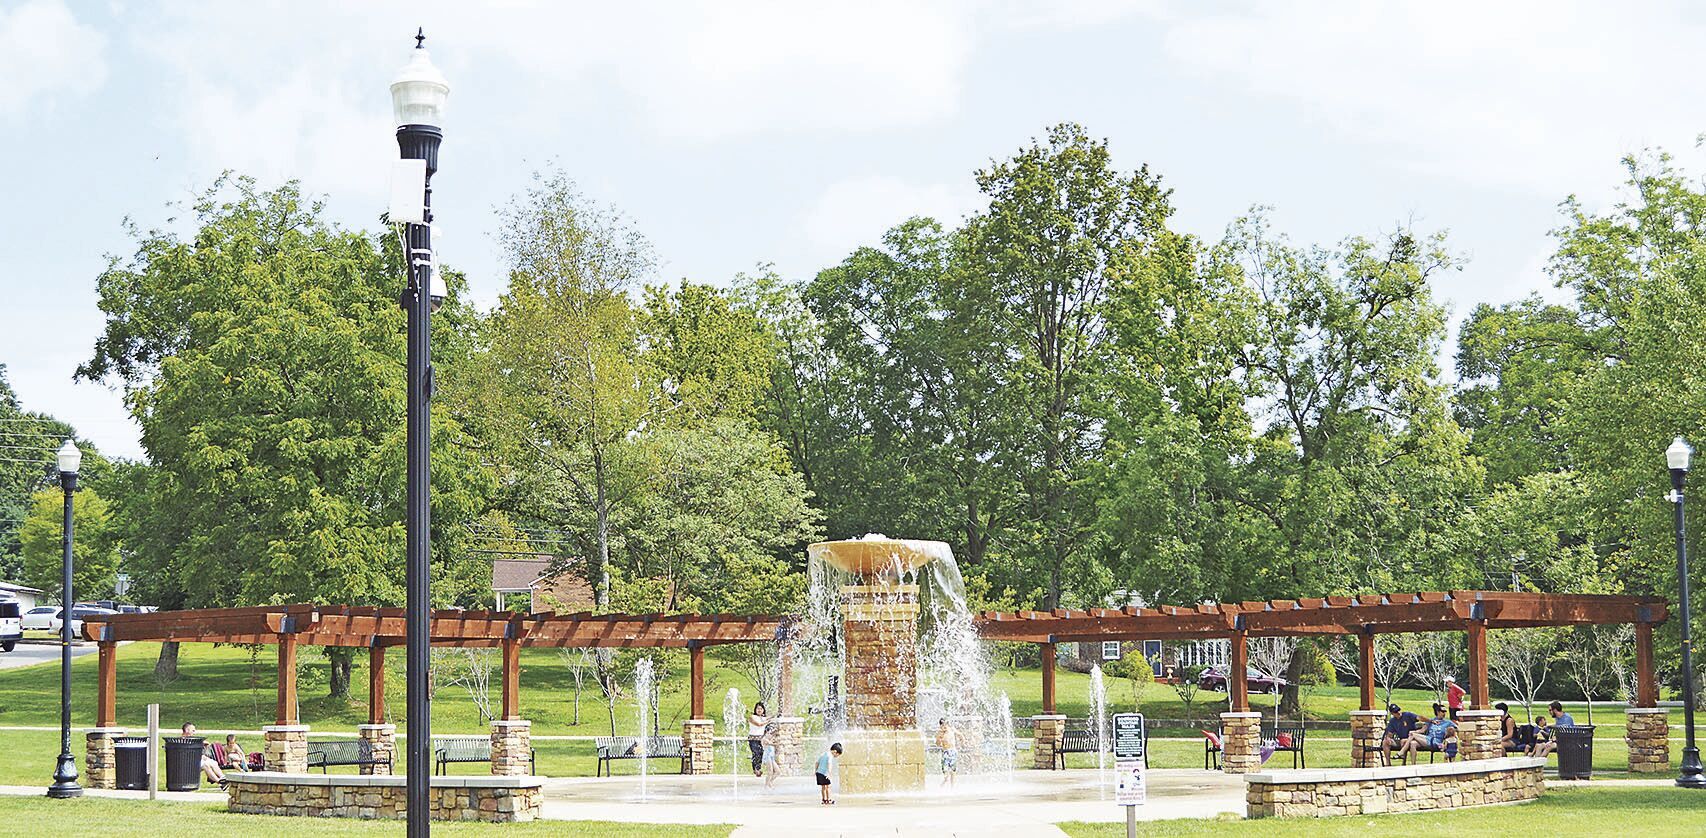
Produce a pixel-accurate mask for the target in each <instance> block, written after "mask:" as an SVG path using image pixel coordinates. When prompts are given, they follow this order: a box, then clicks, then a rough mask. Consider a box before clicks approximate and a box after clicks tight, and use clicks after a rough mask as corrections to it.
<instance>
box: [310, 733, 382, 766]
mask: <svg viewBox="0 0 1706 838" xmlns="http://www.w3.org/2000/svg"><path fill="white" fill-rule="evenodd" d="M390 764H391V758H390V757H385V758H383V759H381V758H378V757H375V756H374V755H373V743H372V742H369V741H367V740H366V739H327V740H322V741H318V742H309V743H308V767H309V768H318V769H320V773H321V774H326V773H329V772H328V771H327V770H326V769H328V768H330V767H332V766H334V765H386V766H388V765H390Z"/></svg>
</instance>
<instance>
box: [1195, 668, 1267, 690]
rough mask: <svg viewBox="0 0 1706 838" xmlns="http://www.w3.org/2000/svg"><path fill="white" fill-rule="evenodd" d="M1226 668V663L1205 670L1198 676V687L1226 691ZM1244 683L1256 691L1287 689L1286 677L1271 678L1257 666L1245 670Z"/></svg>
mask: <svg viewBox="0 0 1706 838" xmlns="http://www.w3.org/2000/svg"><path fill="white" fill-rule="evenodd" d="M1226 670H1227V667H1226V666H1225V665H1224V664H1216V665H1215V666H1211V667H1209V668H1207V669H1205V670H1203V671H1202V674H1201V675H1199V676H1197V687H1198V688H1199V689H1204V690H1214V691H1216V692H1225V691H1226ZM1244 684H1245V688H1246V689H1248V690H1249V691H1250V692H1255V693H1268V692H1274V691H1276V690H1283V689H1285V679H1284V678H1269V677H1268V676H1266V675H1263V674H1262V673H1261V672H1259V671H1257V670H1256V668H1255V667H1248V668H1246V669H1245V670H1244Z"/></svg>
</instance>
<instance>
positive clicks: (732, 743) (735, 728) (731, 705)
mask: <svg viewBox="0 0 1706 838" xmlns="http://www.w3.org/2000/svg"><path fill="white" fill-rule="evenodd" d="M723 730H724V732H726V733H727V734H728V736H729V776H730V777H731V778H733V780H734V796H735V798H736V799H737V800H738V799H739V798H740V775H741V762H740V746H741V743H742V742H745V741H746V705H744V704H742V703H741V700H740V690H739V689H736V688H735V687H729V693H728V695H726V696H724V697H723Z"/></svg>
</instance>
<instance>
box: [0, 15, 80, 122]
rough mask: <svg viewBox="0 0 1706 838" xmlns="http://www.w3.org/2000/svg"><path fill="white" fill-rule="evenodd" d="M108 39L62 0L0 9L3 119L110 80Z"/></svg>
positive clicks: (0, 73) (1, 102) (1, 107)
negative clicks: (41, 100)
mask: <svg viewBox="0 0 1706 838" xmlns="http://www.w3.org/2000/svg"><path fill="white" fill-rule="evenodd" d="M105 46H106V38H105V37H103V36H102V35H101V34H100V33H99V32H97V31H95V30H94V29H93V28H91V27H88V26H84V25H83V24H81V23H79V22H77V19H76V17H74V16H73V15H72V14H71V10H70V9H68V8H66V7H65V4H64V3H63V2H60V0H30V2H27V3H24V4H23V5H20V6H15V7H13V8H12V9H10V10H6V9H0V116H7V115H10V114H13V113H19V112H22V110H23V108H24V106H25V105H27V104H29V102H30V100H31V99H33V98H35V97H37V96H43V95H51V94H55V93H60V92H69V93H77V94H82V93H88V92H90V91H92V90H94V89H95V88H97V87H100V85H101V82H102V81H104V80H105V79H106V76H107V68H106V62H105V60H104V58H103V55H102V50H103V48H104V47H105Z"/></svg>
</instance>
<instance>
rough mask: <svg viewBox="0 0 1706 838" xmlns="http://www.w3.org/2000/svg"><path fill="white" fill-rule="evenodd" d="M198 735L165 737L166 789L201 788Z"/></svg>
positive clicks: (188, 789) (193, 789)
mask: <svg viewBox="0 0 1706 838" xmlns="http://www.w3.org/2000/svg"><path fill="white" fill-rule="evenodd" d="M206 741H207V740H205V739H203V738H201V737H200V736H171V737H167V739H166V791H195V790H196V789H199V788H201V747H202V743H204V742H206Z"/></svg>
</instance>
